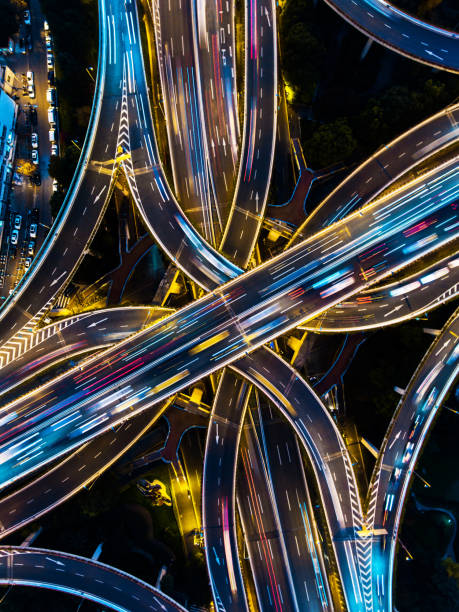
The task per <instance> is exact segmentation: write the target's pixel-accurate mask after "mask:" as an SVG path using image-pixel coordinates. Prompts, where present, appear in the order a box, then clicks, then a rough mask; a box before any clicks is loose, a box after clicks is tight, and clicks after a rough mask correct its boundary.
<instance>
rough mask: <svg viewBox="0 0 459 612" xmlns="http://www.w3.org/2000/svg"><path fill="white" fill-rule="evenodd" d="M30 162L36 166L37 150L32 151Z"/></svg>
mask: <svg viewBox="0 0 459 612" xmlns="http://www.w3.org/2000/svg"><path fill="white" fill-rule="evenodd" d="M32 162H33V163H34V164H35V165H37V166H38V151H37V149H33V150H32Z"/></svg>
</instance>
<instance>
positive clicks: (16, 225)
mask: <svg viewBox="0 0 459 612" xmlns="http://www.w3.org/2000/svg"><path fill="white" fill-rule="evenodd" d="M21 223H22V217H21V215H15V217H14V229H17V230H20V229H21Z"/></svg>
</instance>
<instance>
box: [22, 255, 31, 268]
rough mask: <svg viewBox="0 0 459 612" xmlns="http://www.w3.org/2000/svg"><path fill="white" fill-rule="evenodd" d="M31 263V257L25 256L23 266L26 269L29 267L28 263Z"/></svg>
mask: <svg viewBox="0 0 459 612" xmlns="http://www.w3.org/2000/svg"><path fill="white" fill-rule="evenodd" d="M31 263H32V258H31V257H27V259H26V260H25V262H24V268H25V269H26V270H28V269H29V268H30V264H31Z"/></svg>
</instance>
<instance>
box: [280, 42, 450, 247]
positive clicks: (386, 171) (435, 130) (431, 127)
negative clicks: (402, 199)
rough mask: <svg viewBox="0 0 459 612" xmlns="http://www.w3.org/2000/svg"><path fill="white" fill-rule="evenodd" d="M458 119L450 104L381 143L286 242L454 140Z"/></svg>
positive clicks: (372, 194) (339, 214)
mask: <svg viewBox="0 0 459 612" xmlns="http://www.w3.org/2000/svg"><path fill="white" fill-rule="evenodd" d="M458 44H459V43H458ZM458 122H459V104H452V105H451V106H448V107H446V108H444V109H443V110H441V111H440V112H438V113H436V114H435V115H432V116H431V117H428V118H427V119H425V120H424V121H422V122H421V123H418V124H417V125H415V126H414V127H412V128H411V129H409V130H407V131H406V132H404V133H403V134H400V135H399V136H397V138H395V139H394V140H392V141H391V142H389V143H388V144H385V145H382V146H381V147H380V148H379V149H378V150H377V151H376V152H375V153H374V154H373V155H371V157H369V158H368V159H366V160H365V161H364V162H363V163H362V164H360V165H359V166H358V167H357V168H356V169H355V170H353V171H352V172H351V173H350V174H349V175H348V176H347V177H346V178H345V179H344V180H343V181H341V183H340V184H339V185H338V186H337V187H336V188H335V189H334V190H333V191H332V192H331V193H330V194H329V195H328V196H327V197H326V198H325V199H324V200H322V202H321V203H320V204H319V205H318V206H317V207H316V208H315V209H314V210H313V211H312V213H311V214H310V215H309V216H308V217H307V219H306V220H305V222H304V223H303V224H302V225H301V226H300V227H299V228H298V230H297V231H296V232H295V234H294V235H293V237H292V239H291V240H290V242H289V244H290V245H292V244H296V243H297V242H298V241H299V240H301V239H303V238H306V237H307V236H310V235H312V234H314V233H315V232H319V231H320V230H322V229H324V228H325V227H327V226H328V225H331V224H332V223H335V222H336V221H339V220H340V219H343V218H344V217H345V216H346V215H347V214H349V213H351V212H353V211H354V210H356V209H357V208H361V207H362V206H364V205H365V204H368V203H369V202H370V200H372V199H373V198H376V197H377V196H378V195H379V194H380V193H381V192H382V191H383V190H384V189H386V188H387V187H389V186H390V185H391V184H392V183H394V182H395V181H396V180H397V179H399V178H400V177H401V176H402V175H404V174H406V173H407V172H409V171H410V170H411V169H413V168H414V167H415V166H417V165H419V164H420V163H421V162H423V161H426V160H428V158H429V157H431V156H433V155H435V154H437V153H439V152H440V151H441V150H442V149H445V148H446V147H449V146H451V145H453V144H454V143H456V142H458V139H459V123H458Z"/></svg>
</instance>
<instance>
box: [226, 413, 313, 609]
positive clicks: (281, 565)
mask: <svg viewBox="0 0 459 612" xmlns="http://www.w3.org/2000/svg"><path fill="white" fill-rule="evenodd" d="M247 420H248V419H246V422H245V424H244V426H243V430H242V436H241V444H240V451H239V452H240V461H239V472H238V475H237V503H238V508H239V515H240V517H241V523H242V529H243V532H244V540H245V545H246V547H247V550H248V553H249V560H250V567H251V569H252V574H253V578H254V583H255V590H256V593H257V599H258V604H259V606H260V609H261V610H262V611H264V610H275V611H276V612H280V611H281V610H283V609H285V610H291V611H292V612H293V611H296V612H299V610H300V609H301V608H299V606H298V602H297V600H296V596H295V592H294V589H293V583H292V579H291V573H290V568H289V562H288V558H287V551H286V549H285V544H284V538H283V534H282V532H281V531H280V525H279V521H278V517H277V515H276V502H275V500H274V497H273V495H272V491H271V488H270V481H269V477H268V473H267V471H266V467H265V464H264V461H263V456H262V453H261V447H260V445H259V443H258V438H257V435H256V431H255V429H254V426H253V423H251V422H250V421H249V422H247Z"/></svg>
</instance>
